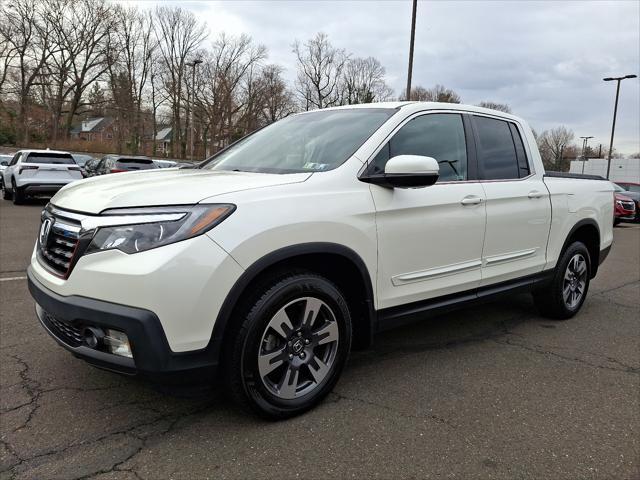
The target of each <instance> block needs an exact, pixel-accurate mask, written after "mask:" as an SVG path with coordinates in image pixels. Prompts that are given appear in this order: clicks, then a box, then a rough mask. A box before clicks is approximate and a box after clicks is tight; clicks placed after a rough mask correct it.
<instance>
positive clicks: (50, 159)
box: [23, 153, 76, 165]
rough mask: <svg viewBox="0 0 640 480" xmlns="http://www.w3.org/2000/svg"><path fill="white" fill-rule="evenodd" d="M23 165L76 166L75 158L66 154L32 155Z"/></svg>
mask: <svg viewBox="0 0 640 480" xmlns="http://www.w3.org/2000/svg"><path fill="white" fill-rule="evenodd" d="M23 163H48V164H52V163H53V164H60V165H75V164H76V162H75V160H74V159H73V157H72V156H71V155H69V154H65V153H30V154H29V156H28V157H27V158H26V159H25V160H24V162H23Z"/></svg>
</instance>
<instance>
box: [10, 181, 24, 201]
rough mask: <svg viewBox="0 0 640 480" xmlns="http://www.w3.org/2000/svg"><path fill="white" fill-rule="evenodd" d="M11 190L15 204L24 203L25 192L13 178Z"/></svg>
mask: <svg viewBox="0 0 640 480" xmlns="http://www.w3.org/2000/svg"><path fill="white" fill-rule="evenodd" d="M11 190H12V193H13V204H14V205H22V204H23V203H24V200H25V198H24V192H23V191H21V190H20V189H19V188H18V187H17V186H16V181H15V180H12V181H11Z"/></svg>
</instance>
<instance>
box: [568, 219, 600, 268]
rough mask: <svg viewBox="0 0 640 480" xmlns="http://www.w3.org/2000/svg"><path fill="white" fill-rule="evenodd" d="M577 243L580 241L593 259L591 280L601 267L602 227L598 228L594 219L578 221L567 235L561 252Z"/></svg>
mask: <svg viewBox="0 0 640 480" xmlns="http://www.w3.org/2000/svg"><path fill="white" fill-rule="evenodd" d="M575 241H580V242H582V243H584V244H585V246H586V247H587V250H588V251H589V256H590V257H591V278H593V277H595V276H596V274H597V273H598V266H599V265H600V227H598V222H596V221H595V220H594V219H592V218H583V219H582V220H580V221H578V222H577V223H576V224H575V225H574V226H573V227H572V228H571V230H570V231H569V233H568V234H567V238H566V240H565V241H564V244H563V245H562V250H561V252H564V251H565V250H566V249H567V247H568V246H569V245H571V243H573V242H575Z"/></svg>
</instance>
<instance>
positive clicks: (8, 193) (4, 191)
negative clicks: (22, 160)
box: [0, 175, 11, 200]
mask: <svg viewBox="0 0 640 480" xmlns="http://www.w3.org/2000/svg"><path fill="white" fill-rule="evenodd" d="M0 188H1V189H2V198H3V199H5V200H11V191H10V190H8V189H7V187H6V186H5V184H4V180H3V179H2V176H1V175H0Z"/></svg>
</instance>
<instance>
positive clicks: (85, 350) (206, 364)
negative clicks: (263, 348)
mask: <svg viewBox="0 0 640 480" xmlns="http://www.w3.org/2000/svg"><path fill="white" fill-rule="evenodd" d="M27 277H28V283H29V290H30V292H31V295H32V296H33V298H34V299H35V301H36V313H37V315H38V318H39V320H40V322H41V323H42V325H43V327H44V328H45V329H46V330H47V332H48V333H49V334H50V335H51V336H52V337H53V338H54V339H55V340H56V341H57V342H58V343H59V344H60V345H61V346H62V347H64V348H65V349H67V350H69V351H70V352H71V353H73V354H74V355H75V356H76V357H79V358H82V359H83V360H86V361H87V362H89V363H90V364H92V365H94V366H97V367H100V368H105V369H108V370H112V371H116V372H119V373H124V374H130V375H133V374H138V375H141V376H144V377H147V378H150V379H151V380H156V381H162V382H166V381H171V380H174V379H175V380H178V381H180V382H183V381H189V380H192V379H199V380H206V379H208V378H213V376H214V375H215V373H216V370H217V367H218V361H219V351H218V350H219V344H218V343H216V342H211V343H210V344H209V345H208V346H207V347H206V348H204V349H202V350H197V351H192V352H184V353H176V352H172V351H171V348H170V347H169V343H168V342H167V338H166V336H165V334H164V330H163V328H162V325H161V323H160V320H159V319H158V317H157V315H156V314H155V313H153V312H151V311H149V310H145V309H142V308H134V307H128V306H124V305H120V304H117V303H111V302H105V301H102V300H95V299H91V298H86V297H82V296H76V295H71V296H62V295H58V294H57V293H54V292H53V291H51V290H49V289H48V288H46V287H45V286H44V285H42V283H40V282H39V281H38V280H37V279H36V278H35V276H34V274H33V272H32V270H31V267H30V268H29V269H28V270H27ZM65 326H66V327H69V328H71V329H72V331H73V330H80V329H81V328H83V327H85V326H92V327H98V328H103V329H105V328H112V329H116V330H120V331H123V332H125V333H126V334H127V336H128V338H129V342H130V344H131V349H132V352H133V358H127V357H121V356H118V355H113V354H111V353H106V352H103V351H99V350H95V349H92V348H90V347H88V346H86V345H83V344H78V343H76V342H73V341H70V336H69V335H66V334H65V330H64V328H65Z"/></svg>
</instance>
